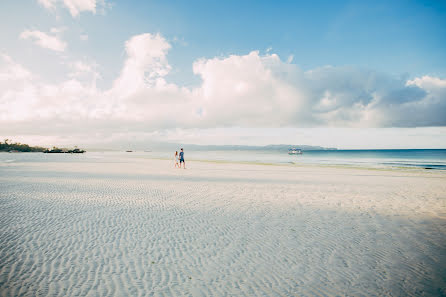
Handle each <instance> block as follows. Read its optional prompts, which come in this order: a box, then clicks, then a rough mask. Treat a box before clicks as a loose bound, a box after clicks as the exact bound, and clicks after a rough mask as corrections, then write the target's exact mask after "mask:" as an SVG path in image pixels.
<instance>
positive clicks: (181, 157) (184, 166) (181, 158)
mask: <svg viewBox="0 0 446 297" xmlns="http://www.w3.org/2000/svg"><path fill="white" fill-rule="evenodd" d="M181 164H183V168H184V169H186V162H184V152H183V148H181V152H180V168H181Z"/></svg>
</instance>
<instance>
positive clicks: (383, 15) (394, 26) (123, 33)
mask: <svg viewBox="0 0 446 297" xmlns="http://www.w3.org/2000/svg"><path fill="white" fill-rule="evenodd" d="M81 2H82V1H77V0H39V1H34V0H33V1H31V0H30V1H3V2H2V3H1V4H0V19H1V23H2V25H1V26H0V40H2V42H1V45H0V52H1V53H2V54H3V55H4V56H5V57H7V58H4V59H5V61H6V62H5V61H4V65H5V66H4V67H3V71H4V73H8V71H9V73H10V72H11V71H10V69H12V68H13V67H16V68H17V67H18V66H17V65H19V66H20V67H22V68H23V69H26V71H27V73H28V72H29V73H30V75H29V77H27V78H26V81H25V80H23V79H22V78H21V79H22V81H20V82H17V86H15V85H14V88H13V91H14V92H16V93H12V89H11V90H9V89H8V87H11V84H6V85H1V89H0V98H2V97H1V96H2V94H3V99H2V100H3V101H0V106H3V107H0V115H1V112H3V113H4V116H3V117H2V118H0V119H3V121H8V122H11V121H12V122H13V123H15V124H14V125H12V128H13V130H14V131H16V132H14V131H13V132H10V131H2V130H0V135H6V136H12V137H14V136H15V137H19V138H23V139H27V137H28V138H29V139H38V137H40V138H41V139H43V136H47V137H50V139H53V138H54V139H57V135H59V134H69V135H73V137H74V138H75V137H82V135H83V134H88V135H92V134H91V133H93V132H91V131H90V132H88V131H86V130H85V131H71V130H64V128H61V130H59V131H53V132H52V133H51V135H45V131H43V130H39V129H35V130H34V129H33V126H35V125H33V123H34V124H35V123H36V121H43V122H42V126H45V123H46V122H50V121H51V120H53V121H54V118H51V116H50V114H58V115H59V116H63V117H64V118H71V119H72V120H76V119H82V120H83V121H91V122H92V125H91V126H90V127H96V126H97V127H98V128H97V130H95V131H94V133H99V134H101V135H104V137H109V138H113V139H115V138H116V137H118V136H116V135H121V136H122V135H123V134H125V133H126V132H127V133H142V134H144V135H146V136H145V137H148V138H151V137H153V135H164V136H165V135H170V137H171V138H169V139H168V140H169V141H188V139H187V138H186V137H184V136H182V135H194V136H193V137H191V138H190V139H191V140H190V141H198V140H197V139H200V135H209V132H208V130H205V129H222V128H223V129H225V132H224V136H223V134H222V139H227V141H228V142H231V143H237V142H240V141H242V139H244V137H242V136H240V133H239V132H240V131H245V130H244V129H245V128H247V129H254V130H255V131H254V130H253V131H250V132H246V133H248V134H258V135H259V137H258V138H257V139H256V140H253V142H262V143H265V142H266V143H268V139H261V136H260V135H262V133H261V131H262V130H261V129H266V128H268V129H269V128H273V129H278V131H282V132H283V133H284V135H285V136H284V138H283V140H280V139H276V138H274V139H273V138H270V140H271V141H274V142H283V141H285V140H287V139H289V135H291V134H293V133H294V134H296V133H297V132H296V131H297V130H296V131H295V132H289V131H290V130H289V129H313V128H317V129H321V128H324V127H326V128H330V129H332V128H339V131H343V132H339V133H340V134H339V135H340V137H341V136H343V135H345V136H346V137H348V138H355V137H356V136H355V135H356V134H357V133H358V132H357V131H361V129H377V128H382V129H387V130H386V132H385V133H388V131H389V129H392V128H394V129H395V130H394V131H395V135H400V134H401V133H403V134H404V133H406V134H407V135H409V134H410V135H415V134H416V135H419V134H420V133H419V131H420V129H430V130H429V131H430V132H429V133H428V132H426V135H431V132H432V131H434V132H435V131H436V132H435V133H434V135H436V136H435V137H438V135H440V138H442V139H444V137H441V136H442V134H443V131H444V128H443V127H444V126H445V120H442V117H444V118H446V110H445V106H446V103H445V100H446V98H445V94H446V91H445V78H446V45H445V40H446V2H442V1H108V0H102V1H96V0H88V1H85V2H84V3H87V5H86V6H85V4H82V3H81ZM83 5H84V6H83ZM88 5H90V6H88ZM39 32H40V33H39ZM42 32H43V33H44V34H46V35H44V36H43V37H42V35H41V33H42ZM39 34H40V35H39ZM144 34H148V35H144ZM39 36H40V37H39ZM137 36H141V39H140V41H138V38H134V37H137ZM155 36H160V38H158V39H157V38H156V37H155ZM41 37H42V38H45V40H44V41H42V39H39V38H41ZM52 37H54V38H56V39H57V40H49V39H48V38H52ZM132 38H134V39H132ZM39 40H40V41H41V43H40V45H39ZM51 41H52V42H54V43H46V45H42V43H45V42H51ZM132 42H133V43H132ZM138 42H139V43H138ZM131 43H132V44H131ZM133 46H134V47H133ZM158 46H160V51H159V52H158V54H152V53H149V52H150V50H151V48H158ZM130 48H131V49H130ZM131 50H134V51H138V53H137V54H135V55H134V56H133V58H132V54H130V51H131ZM250 53H257V54H253V55H250ZM142 56H144V57H145V58H142V60H141V59H140V57H142ZM231 57H232V58H231ZM147 59H149V60H147ZM132 63H133V64H134V63H139V64H138V66H135V67H136V68H132V69H130V68H126V65H130V64H132ZM133 64H132V65H133ZM254 65H257V66H256V67H261V69H260V68H259V69H260V70H258V71H256V72H253V73H251V72H250V69H253V67H254ZM259 65H260V66H259ZM8 67H9V68H8ZM153 67H161V68H162V71H161V72H159V71H158V70H157V71H154V70H153ZM243 67H246V68H243ZM1 69H2V68H0V71H1ZM8 69H9V70H8ZM79 69H80V70H79ZM125 69H127V70H128V71H126V70H125ZM129 69H130V70H129ZM240 72H242V73H245V72H246V75H240V76H238V74H240ZM126 73H127V74H126ZM129 73H130V74H129ZM271 73H272V74H271ZM0 74H1V72H0ZM31 74H32V75H31ZM125 75H127V77H124V76H125ZM262 75H263V76H262ZM265 75H270V76H269V77H268V78H266V79H264V78H265ZM30 77H32V79H31V78H30ZM226 77H233V78H234V80H232V81H228V82H227V84H228V85H229V86H238V87H237V88H238V89H237V92H235V93H230V92H229V93H224V90H225V88H226V89H227V86H226V87H224V86H223V83H222V84H220V85H218V84H216V83H215V80H217V81H222V80H225V79H226ZM149 78H150V79H149ZM359 78H361V79H359ZM4 80H5V79H4ZM13 80H14V81H18V79H16V78H14V79H13V78H9V81H13ZM139 80H140V81H141V84H138V85H135V86H134V89H132V91H133V93H132V94H130V93H131V92H130V93H125V94H123V93H122V89H125V88H126V87H125V85H124V82H126V81H139ZM148 80H150V83H148V82H147V81H148ZM120 82H121V86H119V84H120ZM93 83H94V88H93V87H92V85H93ZM145 83H147V84H145ZM156 84H158V85H157V86H155V85H156ZM163 84H164V85H166V86H169V88H167V87H160V85H163ZM259 84H260V85H259ZM67 85H69V86H70V88H71V89H70V90H73V88H74V86H76V88H77V89H76V91H70V92H71V93H70V94H69V96H70V98H71V99H70V100H72V101H70V104H71V105H73V102H78V101H79V102H81V101H82V100H85V97H86V96H87V97H89V99H88V102H90V103H91V102H93V101H95V102H96V103H95V104H94V106H90V107H89V108H90V109H89V110H79V109H78V110H70V111H68V110H67V108H66V105H61V106H59V107H58V108H59V109H57V108H54V109H52V110H49V109H42V110H39V109H38V108H37V109H36V108H35V106H36V104H37V105H39V106H43V105H45V104H46V103H48V102H49V101H51V100H50V99H48V98H49V97H51V96H59V97H60V96H61V94H64V95H63V96H64V98H65V96H68V95H66V93H64V92H66V90H67V87H66V86H67ZM164 85H163V86H164ZM308 85H311V87H308ZM154 86H155V87H154ZM252 86H258V88H259V89H261V90H263V94H269V95H268V96H269V97H265V98H263V97H262V98H259V96H260V97H261V96H262V95H261V94H260V93H255V92H254V91H252V88H251V87H252ZM21 87H23V88H24V90H25V89H26V90H31V89H32V90H33V92H30V93H28V91H27V92H24V91H23V90H20V88H21ZM119 88H121V91H119V92H118V91H117V90H118V89H119ZM150 88H151V89H150ZM50 89H51V90H53V91H54V93H51V94H50V95H51V96H50V95H48V94H47V93H48V90H50ZM149 89H150V90H149ZM167 89H168V90H167ZM291 89H292V90H291ZM56 90H57V92H56ZM148 90H149V91H148ZM209 90H210V91H209ZM143 91H144V92H146V91H147V92H148V93H147V94H143V95H141V94H142V93H141V92H143ZM205 91H206V92H207V93H206V94H205V95H200V94H204V93H205ZM76 92H77V93H76ZM175 92H177V93H175ZM240 92H242V93H243V94H244V95H243V96H242V95H240ZM11 94H15V95H14V96H15V97H14V96H12V97H11ZM135 94H138V95H135ZM209 94H211V95H209ZM278 94H279V95H278ZM395 94H396V95H395ZM402 94H403V95H402ZM76 96H78V97H76ZM107 96H108V98H110V97H113V98H114V99H113V100H114V105H113V106H112V105H107V104H109V103H105V102H106V100H107V99H104V98H105V97H107ZM169 96H172V99H170V97H169ZM200 96H202V97H200ZM203 96H204V97H203ZM206 96H208V97H209V96H211V97H212V98H208V97H206ZM59 97H58V98H59ZM90 97H91V98H90ZM173 97H175V98H181V99H178V100H180V101H178V102H177V103H173V104H174V108H173V109H174V110H175V111H174V112H173V113H172V115H171V114H170V113H169V112H168V110H169V109H167V110H166V111H165V110H164V109H163V108H164V107H163V106H164V105H163V106H161V105H158V103H156V102H161V100H164V101H163V102H165V101H166V100H167V101H168V100H174V99H173ZM205 97H206V98H205ZM151 98H153V99H151ZM161 98H162V99H161ZM245 98H248V99H245ZM407 98H409V99H407ZM8 100H9V101H8ZM48 100H49V101H48ZM58 100H64V99H62V98H60V99H58ZM67 100H68V99H67ZM76 100H78V101H76ZM150 100H152V101H151V102H152V103H153V104H152V103H150V102H149V101H150ZM210 100H213V103H211V104H210V106H207V105H206V104H207V103H206V102H209V101H210ZM241 100H246V103H244V104H243V105H241V104H239V102H240V101H241ZM53 101H54V100H53ZM53 101H51V102H53ZM408 101H411V102H412V103H410V102H409V103H410V104H412V105H410V106H409V104H407V102H408ZM2 102H3V105H1V103H2ZM31 102H33V103H32V104H35V105H33V107H31V105H32V104H31ZM36 102H38V103H36ZM128 102H138V103H135V104H134V106H130V104H129V103H128ZM172 102H173V101H172ZM426 102H427V103H429V104H430V105H429V107H425V105H426ZM66 103H67V104H68V102H66ZM155 103H156V104H155ZM259 103H261V104H262V108H260V109H261V110H259V111H258V113H257V114H255V115H254V114H253V113H252V112H251V111H252V110H253V109H257V107H258V104H259ZM395 105H398V108H394V107H395ZM117 106H119V107H117ZM175 106H178V109H179V110H178V111H176V108H175ZM214 106H228V109H227V110H225V109H223V108H221V109H220V112H218V113H217V112H216V111H214V110H213V107H214ZM277 106H279V107H277ZM351 106H356V108H355V109H351V108H350V107H351ZM180 107H181V108H180ZM229 107H230V108H229ZM245 107H246V109H244V108H245ZM8 108H9V109H10V110H11V109H12V108H13V109H14V110H15V111H16V112H17V114H20V108H22V111H23V112H22V114H27V115H28V117H25V118H24V119H20V121H19V120H18V116H17V117H16V118H14V117H12V116H10V114H11V112H8V111H10V110H8ZM114 108H115V109H114ZM132 108H134V109H132ZM231 108H232V109H231ZM92 109H94V110H93V111H92ZM118 110H120V111H121V112H122V110H126V116H125V117H124V116H123V115H122V114H119V113H118ZM141 110H147V113H141V114H140V113H139V112H140V111H141ZM234 110H235V111H237V112H233V111H234ZM287 110H292V111H293V112H292V113H289V112H287ZM389 110H391V111H392V112H394V114H393V115H391V114H390V112H387V111H389ZM25 111H26V112H25ZM153 111H156V115H152V114H151V113H150V112H153ZM408 111H410V112H414V113H415V114H416V116H414V117H406V116H405V113H407V112H408ZM132 112H134V118H133V119H132V118H131V117H130V116H129V114H130V113H132ZM164 112H165V117H166V118H169V117H170V116H173V120H172V122H173V124H170V123H169V124H166V123H165V122H168V121H167V120H165V119H161V118H159V117H158V115H159V114H164ZM177 112H178V114H177ZM262 112H263V113H266V114H268V112H273V113H274V115H273V116H272V117H271V118H272V119H271V121H265V120H262V118H264V116H262ZM184 113H191V114H193V118H192V116H191V118H189V119H187V120H182V119H177V118H178V117H180V118H181V115H182V114H183V116H184ZM277 113H278V114H279V116H277V119H276V114H277ZM98 114H101V116H98ZM196 114H198V115H199V116H200V117H199V118H195V116H196ZM233 114H236V115H237V116H238V117H239V118H242V119H243V120H240V119H239V118H231V116H230V115H233ZM136 118H137V119H140V122H138V123H135V122H136V120H135V119H136ZM155 118H156V119H157V120H155ZM104 119H107V120H108V121H109V122H107V123H108V124H107V123H106V122H104ZM143 119H144V120H143ZM147 119H149V120H147ZM26 121H28V122H29V126H27V124H26V123H25V122H26ZM163 123H164V124H163ZM66 125H67V126H69V124H68V123H66ZM104 126H111V127H116V126H121V127H122V126H128V128H126V129H124V130H122V129H117V130H113V129H109V130H107V129H105V128H104ZM142 127H148V128H142ZM281 127H282V128H286V129H282V130H280V128H281ZM346 128H348V129H350V128H351V129H353V130H349V131H350V132H348V133H350V134H348V133H347V132H345V131H346V130H345V129H346ZM413 128H417V129H418V130H417V133H415V134H414V133H412V132H411V130H410V129H413ZM191 129H192V130H191ZM398 129H399V130H398ZM401 129H403V130H401ZM92 130H94V129H93V128H92ZM175 131H177V132H175ZM178 131H180V132H178ZM184 131H186V132H184ZM187 131H188V132H187ZM192 131H193V132H192ZM200 131H201V132H200ZM204 131H206V132H204ZM218 131H220V132H219V133H223V132H221V130H218ZM231 131H232V132H231ZM285 131H288V132H286V133H285ZM299 131H304V130H299ZM306 131H311V130H306ZM318 131H320V130H318ZM383 131H384V130H383ZM402 131H403V132H402ZM188 133H189V134H188ZM287 133H288V134H287ZM318 133H320V134H321V136H320V139H319V142H322V139H323V132H318ZM346 133H347V134H346ZM232 134H234V135H238V136H234V137H232V138H231V136H230V135H232ZM272 134H275V133H272ZM303 134H305V135H307V134H308V133H306V132H305V133H303ZM406 134H405V135H406ZM113 135H115V136H116V137H115V136H113ZM172 135H173V136H172ZM175 135H177V136H175ZM347 135H350V136H347ZM376 135H377V136H376V137H377V138H376V139H379V132H376ZM386 135H387V134H386ZM51 137H53V138H51ZM237 137H238V138H237ZM426 137H428V136H426ZM245 138H246V137H245ZM390 138H391V137H390ZM383 139H384V138H383ZM386 139H389V137H387V136H386ZM414 139H415V138H410V139H409V140H407V139H406V138H405V141H406V143H404V144H403V145H405V146H410V145H411V144H410V143H409V142H413V140H414ZM209 141H211V140H210V138H209ZM212 141H214V140H212ZM295 141H300V139H299V138H297V139H296V140H295ZM311 141H313V142H314V143H311V144H315V145H317V144H318V143H317V142H318V139H317V138H316V139H313V138H312V139H311ZM386 141H387V142H386V145H388V146H391V147H392V146H397V144H392V143H391V141H390V142H389V140H386ZM204 142H206V141H205V140H204ZM374 142H376V141H375V140H374ZM345 143H346V145H345V146H349V147H355V144H354V141H351V140H349V141H346V142H345ZM324 144H325V143H324ZM326 145H330V143H327V144H326ZM336 145H338V146H341V147H342V146H343V144H342V143H341V144H338V143H337V144H336ZM367 145H369V146H370V145H372V144H371V143H369V144H367ZM432 145H435V146H439V145H440V146H442V145H446V140H444V141H443V142H441V143H440V144H438V141H437V140H436V142H435V144H434V142H432ZM356 146H357V147H360V144H359V143H358V145H356Z"/></svg>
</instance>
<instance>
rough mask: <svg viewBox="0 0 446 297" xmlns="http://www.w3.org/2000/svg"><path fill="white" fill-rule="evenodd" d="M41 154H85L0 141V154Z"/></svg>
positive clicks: (78, 150) (77, 150)
mask: <svg viewBox="0 0 446 297" xmlns="http://www.w3.org/2000/svg"><path fill="white" fill-rule="evenodd" d="M11 151H12V152H14V151H16V152H43V153H70V154H82V153H85V151H84V150H81V149H78V148H77V147H75V148H74V149H61V148H58V147H55V146H54V147H53V148H52V149H47V148H45V147H40V146H29V145H27V144H23V143H20V142H14V143H12V142H10V140H9V139H5V142H1V141H0V152H11Z"/></svg>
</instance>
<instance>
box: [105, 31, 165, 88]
mask: <svg viewBox="0 0 446 297" xmlns="http://www.w3.org/2000/svg"><path fill="white" fill-rule="evenodd" d="M169 49H170V44H169V43H168V42H167V41H166V40H165V39H164V38H163V37H162V36H161V35H160V34H156V35H153V34H149V33H146V34H141V35H137V36H133V37H132V38H131V39H129V40H128V41H126V43H125V51H126V53H127V59H126V61H125V62H124V67H123V69H122V71H121V75H120V76H119V77H118V78H117V79H116V81H115V82H114V84H113V90H112V93H115V94H116V95H118V96H120V97H123V96H128V95H130V94H132V93H134V92H137V91H140V90H143V89H144V88H146V87H147V86H151V85H154V84H156V83H163V77H164V76H165V75H167V73H168V72H169V70H170V65H169V64H168V62H167V58H166V55H167V51H168V50H169Z"/></svg>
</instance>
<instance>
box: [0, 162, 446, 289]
mask: <svg viewBox="0 0 446 297" xmlns="http://www.w3.org/2000/svg"><path fill="white" fill-rule="evenodd" d="M67 158H68V157H67ZM188 165H189V168H188V169H187V170H178V169H173V168H172V163H171V162H170V161H163V160H150V159H142V158H141V159H120V160H115V159H107V158H105V159H100V160H88V159H86V160H82V161H79V162H76V160H74V161H73V160H70V162H47V163H40V162H26V163H20V162H7V163H6V162H5V163H2V164H0V296H345V295H350V296H442V295H443V296H444V295H446V278H445V276H446V240H445V239H446V203H445V202H446V174H444V173H441V172H429V171H398V170H392V171H385V170H364V169H345V168H322V167H292V166H267V165H243V164H212V163H200V162H195V163H194V162H192V163H190V164H188Z"/></svg>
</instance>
